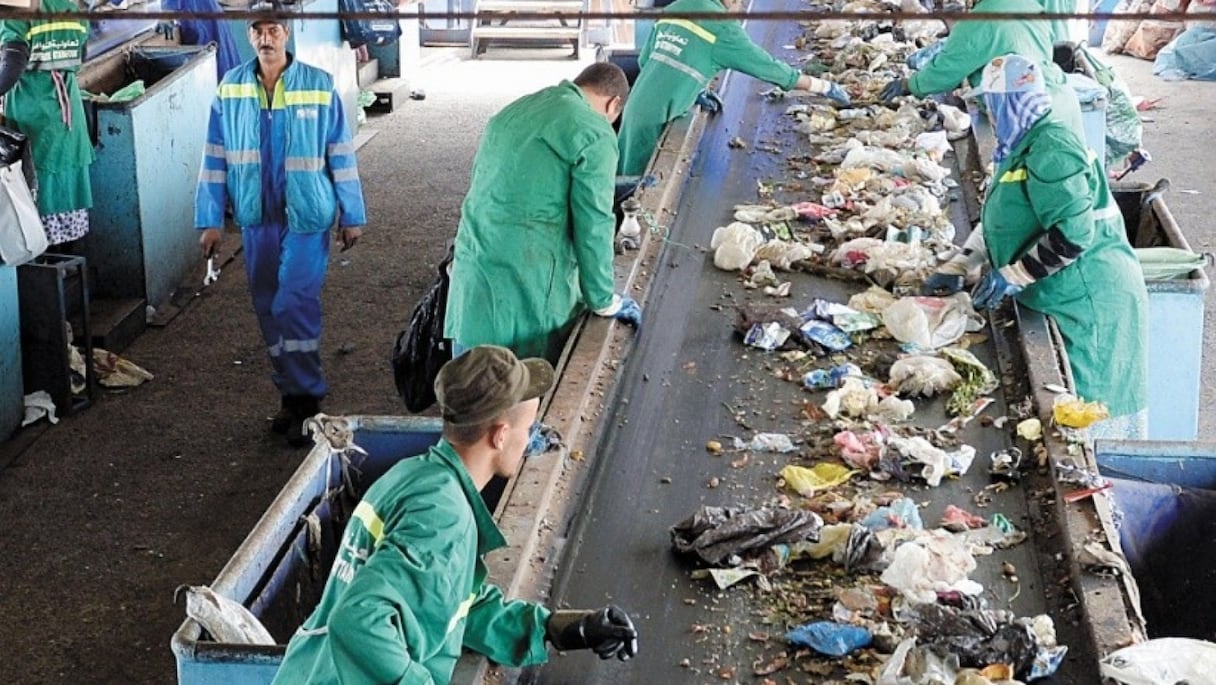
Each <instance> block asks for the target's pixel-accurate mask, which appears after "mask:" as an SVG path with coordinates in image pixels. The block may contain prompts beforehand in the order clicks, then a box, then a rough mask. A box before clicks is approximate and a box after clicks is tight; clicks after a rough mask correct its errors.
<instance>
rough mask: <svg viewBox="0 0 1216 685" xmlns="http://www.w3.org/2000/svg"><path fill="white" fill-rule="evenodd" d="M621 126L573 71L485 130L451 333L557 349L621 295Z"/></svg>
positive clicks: (529, 351)
mask: <svg viewBox="0 0 1216 685" xmlns="http://www.w3.org/2000/svg"><path fill="white" fill-rule="evenodd" d="M616 158H617V151H616V134H615V133H614V132H613V130H612V126H611V124H609V123H608V119H607V118H606V117H605V116H604V115H603V114H601V113H599V112H596V111H595V110H593V109H592V108H591V105H590V103H589V102H588V101H587V99H586V97H584V95H583V92H582V90H581V89H580V88H579V87H578V86H576V85H574V84H573V83H570V82H569V81H563V82H562V83H561V84H560V85H557V86H552V87H550V88H545V89H544V90H541V91H538V92H536V93H533V94H531V95H527V96H524V97H522V98H520V99H519V100H516V101H515V102H513V103H511V104H510V105H507V107H506V108H504V109H503V110H502V111H501V112H499V113H498V114H496V115H494V117H493V118H491V119H490V122H489V123H488V124H487V125H486V129H485V133H484V134H482V139H481V145H480V147H479V148H478V150H477V156H476V157H475V158H474V160H473V176H472V180H471V181H470V184H469V192H468V194H467V195H466V196H465V199H464V204H463V205H462V206H461V217H460V228H459V230H458V231H457V233H456V255H455V258H454V260H453V262H452V280H451V286H450V289H449V291H448V305H447V313H446V317H445V321H444V332H445V336H446V337H448V338H451V339H452V340H455V341H456V342H457V343H460V344H462V345H465V346H467V347H472V346H474V345H485V344H492V345H502V346H503V347H507V348H510V349H511V350H512V351H513V352H515V354H516V355H518V356H520V357H545V358H547V359H549V360H550V361H556V359H557V357H558V355H559V354H560V352H561V348H562V345H563V344H565V339H566V335H567V334H568V333H569V331H570V328H571V327H572V326H573V324H574V322H575V320H576V319H577V318H578V317H579V316H580V315H581V314H582V313H583V312H584V311H585V310H586V309H591V310H593V311H598V310H603V309H607V308H609V307H611V306H612V302H613V282H612V258H613V248H612V237H613V233H614V232H615V219H614V218H613V215H612V195H613V190H614V183H613V181H614V178H615V175H616V174H615V172H616Z"/></svg>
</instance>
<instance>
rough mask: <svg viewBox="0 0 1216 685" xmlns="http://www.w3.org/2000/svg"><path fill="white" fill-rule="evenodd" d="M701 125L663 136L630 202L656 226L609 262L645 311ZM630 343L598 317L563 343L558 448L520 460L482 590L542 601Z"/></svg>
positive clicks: (624, 330)
mask: <svg viewBox="0 0 1216 685" xmlns="http://www.w3.org/2000/svg"><path fill="white" fill-rule="evenodd" d="M705 122H706V116H705V115H704V114H702V113H700V112H698V113H696V114H695V115H693V116H692V117H687V118H684V119H680V120H677V121H676V122H673V123H672V125H671V126H669V127H668V129H667V132H666V133H665V134H664V137H663V138H662V140H661V141H660V144H659V148H658V150H657V151H656V153H655V157H654V159H653V160H652V163H651V166H650V170H651V173H652V174H653V175H654V176H655V178H656V183H655V184H654V185H653V186H651V187H649V188H644V189H641V190H639V191H638V193H637V197H638V199H639V200H640V201H641V203H642V212H641V214H642V216H643V217H646V218H648V219H653V220H654V221H655V224H654V225H649V226H647V228H649V229H650V230H644V231H643V233H642V236H643V238H642V242H641V245H640V246H639V249H638V251H637V253H636V254H634V255H631V256H629V257H627V258H620V257H618V258H617V260H616V264H615V268H614V271H615V276H616V278H615V280H616V282H617V283H618V284H619V285H620V286H621V288H622V291H623V292H626V293H628V294H629V295H631V296H632V297H633V298H634V299H636V300H637V301H638V302H639V303H643V304H644V303H645V300H646V295H647V294H648V293H649V290H650V285H651V281H652V279H653V275H654V268H653V265H654V264H655V263H656V261H657V260H658V259H659V257H660V256H661V254H662V251H663V248H664V236H665V234H666V227H667V226H668V225H669V224H670V222H671V219H672V218H674V216H675V208H676V206H677V205H678V203H679V201H680V198H681V196H682V194H683V191H684V188H685V185H686V181H687V180H688V176H689V172H690V168H691V166H692V162H693V155H694V152H695V150H696V149H697V146H698V145H699V144H700V141H701V136H702V135H703V133H704V130H705ZM632 337H633V331H632V330H631V329H629V328H628V327H627V326H624V325H623V324H620V323H618V322H616V321H610V320H605V319H599V318H596V317H588V318H587V319H586V320H585V321H584V322H583V323H582V324H581V325H580V326H579V327H578V328H577V329H576V330H575V331H574V333H573V334H572V335H571V341H572V342H571V343H570V344H568V345H567V347H566V350H565V352H564V355H563V356H564V363H563V366H562V369H561V372H560V376H559V378H558V382H557V387H556V389H555V390H554V392H553V394H552V398H551V399H550V400H549V403H548V406H547V407H546V409H545V411H544V418H543V420H544V422H545V423H546V424H548V425H550V426H552V427H553V428H555V429H557V430H558V432H560V433H561V435H562V436H563V438H564V441H565V445H563V447H562V448H561V449H560V450H555V451H552V452H549V453H548V454H545V455H542V456H540V457H532V458H530V459H528V460H526V461H525V462H524V465H523V468H522V469H521V471H520V473H519V475H517V476H516V477H515V478H514V479H512V483H511V485H510V488H509V490H508V491H507V492H506V493H505V494H504V498H503V504H502V505H501V506H500V507H499V511H498V512H497V514H498V515H497V520H498V525H499V528H500V529H501V530H502V531H503V535H504V536H505V537H506V538H507V540H508V545H507V547H506V548H505V549H503V550H499V551H497V552H494V553H493V554H491V555H490V556H489V557H488V558H487V559H486V564H487V566H488V567H489V576H488V582H491V583H495V584H497V585H498V586H499V587H501V588H502V590H503V592H504V593H505V594H506V596H507V597H511V598H518V599H526V600H530V601H542V600H544V599H545V598H547V596H548V592H549V587H550V584H551V582H552V579H553V573H554V570H555V568H556V565H557V562H558V561H559V557H560V556H561V555H560V549H561V547H562V543H563V538H564V533H565V530H566V529H567V528H568V527H569V524H570V522H571V520H572V518H573V515H574V513H575V512H576V511H577V508H578V501H579V499H580V497H581V495H582V494H583V492H584V490H585V488H586V485H587V478H588V476H589V475H590V474H591V473H592V471H593V470H594V466H595V462H596V459H597V457H598V456H599V455H598V454H597V453H596V450H595V445H596V444H597V442H598V438H599V435H600V432H601V430H602V428H603V426H602V424H601V421H600V415H601V413H602V411H603V409H604V407H605V406H607V404H608V403H609V402H611V400H612V399H613V397H614V396H615V392H616V390H617V380H618V377H619V368H620V361H621V358H622V357H623V354H622V352H624V351H625V350H626V348H627V347H629V346H631V345H632V344H633V341H632ZM492 670H493V672H492ZM511 680H514V674H513V673H512V672H510V670H509V669H503V668H493V669H492V667H491V664H490V662H489V660H488V659H486V658H484V657H482V656H480V655H475V654H466V655H465V656H464V657H463V658H462V659H461V660H460V662H459V663H458V664H457V667H456V671H455V673H454V674H453V676H452V681H451V682H452V683H453V684H454V685H465V684H469V685H471V684H472V683H484V682H504V681H505V682H509V681H511Z"/></svg>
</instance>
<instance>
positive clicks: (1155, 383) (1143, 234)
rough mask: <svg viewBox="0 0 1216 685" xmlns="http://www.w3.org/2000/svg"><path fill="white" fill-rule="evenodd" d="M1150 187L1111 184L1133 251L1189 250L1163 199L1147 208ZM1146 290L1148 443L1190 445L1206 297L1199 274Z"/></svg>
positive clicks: (1196, 429)
mask: <svg viewBox="0 0 1216 685" xmlns="http://www.w3.org/2000/svg"><path fill="white" fill-rule="evenodd" d="M1150 188H1151V186H1150V185H1149V184H1146V183H1115V184H1112V186H1111V190H1112V191H1113V192H1114V195H1115V200H1116V202H1118V204H1119V208H1120V209H1121V210H1122V212H1123V220H1124V223H1125V224H1126V226H1127V234H1128V236H1127V237H1128V240H1129V241H1130V242H1131V244H1132V247H1176V248H1180V249H1183V250H1190V249H1191V246H1190V244H1189V243H1187V240H1186V237H1185V236H1183V235H1182V230H1181V229H1180V228H1179V227H1178V224H1177V222H1176V221H1175V220H1174V215H1173V214H1171V213H1170V210H1169V208H1168V207H1167V206H1166V204H1165V199H1164V197H1162V196H1161V195H1159V194H1158V195H1156V196H1153V197H1152V199H1151V200H1149V202H1148V203H1147V204H1145V199H1146V198H1148V197H1149V192H1148V191H1149V190H1150ZM1145 285H1146V286H1147V287H1148V331H1149V333H1148V351H1149V359H1148V382H1149V388H1148V437H1149V439H1150V440H1194V439H1195V438H1196V437H1198V435H1199V389H1200V379H1201V375H1202V370H1203V316H1204V296H1205V294H1206V293H1207V289H1208V277H1207V274H1205V273H1204V272H1203V271H1201V270H1198V269H1197V270H1195V271H1192V272H1191V273H1190V274H1188V275H1187V277H1186V278H1180V279H1174V280H1151V281H1146V282H1145Z"/></svg>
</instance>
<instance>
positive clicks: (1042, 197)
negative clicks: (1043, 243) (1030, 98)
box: [1026, 132, 1094, 251]
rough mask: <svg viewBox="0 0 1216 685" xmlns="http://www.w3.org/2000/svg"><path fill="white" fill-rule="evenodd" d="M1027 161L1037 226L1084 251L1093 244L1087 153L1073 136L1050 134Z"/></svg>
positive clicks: (1030, 192)
mask: <svg viewBox="0 0 1216 685" xmlns="http://www.w3.org/2000/svg"><path fill="white" fill-rule="evenodd" d="M1034 146H1035V149H1034V150H1033V151H1032V153H1031V154H1030V155H1029V156H1028V157H1027V158H1026V173H1027V177H1026V194H1027V196H1028V197H1029V198H1030V205H1031V208H1032V209H1033V211H1034V214H1035V217H1036V218H1037V219H1038V221H1039V225H1040V226H1042V227H1043V230H1044V231H1053V230H1054V231H1056V232H1058V234H1059V237H1060V238H1062V239H1063V240H1066V241H1067V242H1068V243H1071V244H1072V245H1073V246H1075V247H1076V249H1077V250H1078V251H1084V250H1086V249H1088V248H1089V247H1091V246H1092V245H1093V242H1094V221H1093V212H1092V209H1093V200H1094V197H1093V190H1092V188H1091V187H1090V182H1089V181H1090V178H1089V173H1090V164H1089V158H1088V155H1087V152H1086V151H1085V150H1084V149H1083V147H1082V146H1081V144H1080V141H1078V140H1076V137H1075V136H1066V135H1064V134H1062V133H1057V132H1049V133H1047V134H1046V135H1043V136H1042V137H1040V138H1039V139H1038V140H1036V141H1034Z"/></svg>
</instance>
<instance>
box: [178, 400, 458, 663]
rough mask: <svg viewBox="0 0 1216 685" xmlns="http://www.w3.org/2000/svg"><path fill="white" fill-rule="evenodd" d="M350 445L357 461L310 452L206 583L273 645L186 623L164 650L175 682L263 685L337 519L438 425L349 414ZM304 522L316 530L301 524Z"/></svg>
mask: <svg viewBox="0 0 1216 685" xmlns="http://www.w3.org/2000/svg"><path fill="white" fill-rule="evenodd" d="M331 421H334V424H331V425H337V424H338V423H341V422H348V424H349V427H350V429H351V431H352V433H353V441H354V444H356V445H358V446H359V447H361V448H363V449H364V450H366V451H367V456H365V457H364V456H362V455H358V454H352V455H351V456H350V461H349V465H350V467H348V466H347V463H348V462H347V461H346V457H345V456H343V454H342V453H341V452H339V451H335V450H334V449H331V448H330V447H329V445H327V444H320V445H317V446H315V447H314V448H313V449H312V451H311V452H309V453H308V456H307V457H305V458H304V463H302V464H301V465H300V468H298V469H297V470H296V472H295V473H294V474H293V475H292V477H291V479H290V480H289V481H288V482H287V485H286V486H284V488H283V490H282V491H281V492H279V494H278V496H276V497H275V499H274V501H273V502H271V504H270V507H269V508H268V509H267V510H266V513H265V514H263V515H262V518H261V519H260V520H259V521H258V523H257V525H255V526H254V528H253V530H252V531H251V532H250V533H249V536H248V537H246V538H245V541H244V542H243V543H241V546H240V547H239V548H238V549H237V551H236V553H235V554H233V556H232V558H231V559H230V560H229V561H228V563H227V564H226V565H225V566H224V568H223V570H221V571H220V573H219V575H218V576H216V578H215V581H214V582H213V583H211V589H212V590H214V591H215V592H217V593H219V594H221V595H224V596H225V597H229V598H231V599H234V600H236V601H238V602H241V603H242V604H244V605H245V606H246V607H248V608H249V610H250V611H252V612H253V614H254V615H255V616H257V617H258V618H259V619H260V620H261V621H262V623H263V624H264V625H265V626H266V628H267V630H269V631H270V633H271V635H273V636H274V637H275V639H276V640H277V641H278V642H279V644H278V645H275V646H250V645H228V644H220V643H217V642H214V641H212V640H211V639H210V637H209V636H206V635H204V634H203V631H202V630H201V628H200V627H199V625H198V623H196V622H195V621H193V620H191V619H189V618H187V619H186V620H185V621H184V622H183V623H182V625H181V627H180V628H178V630H177V632H176V633H174V634H173V638H172V641H171V644H170V646H171V648H172V650H173V655H174V657H175V658H176V660H177V682H178V683H180V684H181V685H267V684H268V683H270V681H271V680H273V679H274V674H275V672H276V671H277V670H278V668H279V663H280V662H281V661H282V659H283V652H284V650H285V649H286V644H287V641H288V640H289V639H290V638H291V635H292V633H294V632H295V629H296V628H297V627H298V626H299V625H300V624H301V623H303V622H304V619H305V618H307V617H308V615H309V613H310V612H311V611H312V608H313V607H314V606H315V605H316V603H317V602H318V601H320V598H321V591H322V590H323V589H324V587H325V581H326V579H327V578H328V576H329V569H330V566H331V565H332V564H333V560H334V555H335V552H336V550H337V545H338V542H339V540H340V538H341V535H342V531H343V529H344V527H345V525H346V521H347V520H348V519H349V517H350V513H351V511H352V510H353V508H354V506H355V505H356V504H357V503H358V501H359V498H361V497H362V495H363V493H364V492H366V490H367V488H368V487H369V486H370V485H371V483H372V482H374V481H375V480H376V479H377V478H379V477H380V476H381V475H382V474H384V473H385V472H386V471H388V470H389V468H391V467H392V466H393V465H394V464H396V463H397V462H399V461H401V460H403V459H406V458H408V457H412V456H416V455H418V454H421V453H423V452H425V451H426V450H427V449H428V448H429V447H430V446H431V445H433V444H435V443H436V442H438V441H439V436H440V431H441V429H442V422H441V421H440V420H439V419H430V418H419V417H391V416H351V417H339V418H337V419H331ZM309 517H312V519H313V520H314V521H317V522H319V526H312V527H311V529H310V526H309V525H308V524H307V523H305V520H306V519H307V518H309Z"/></svg>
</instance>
